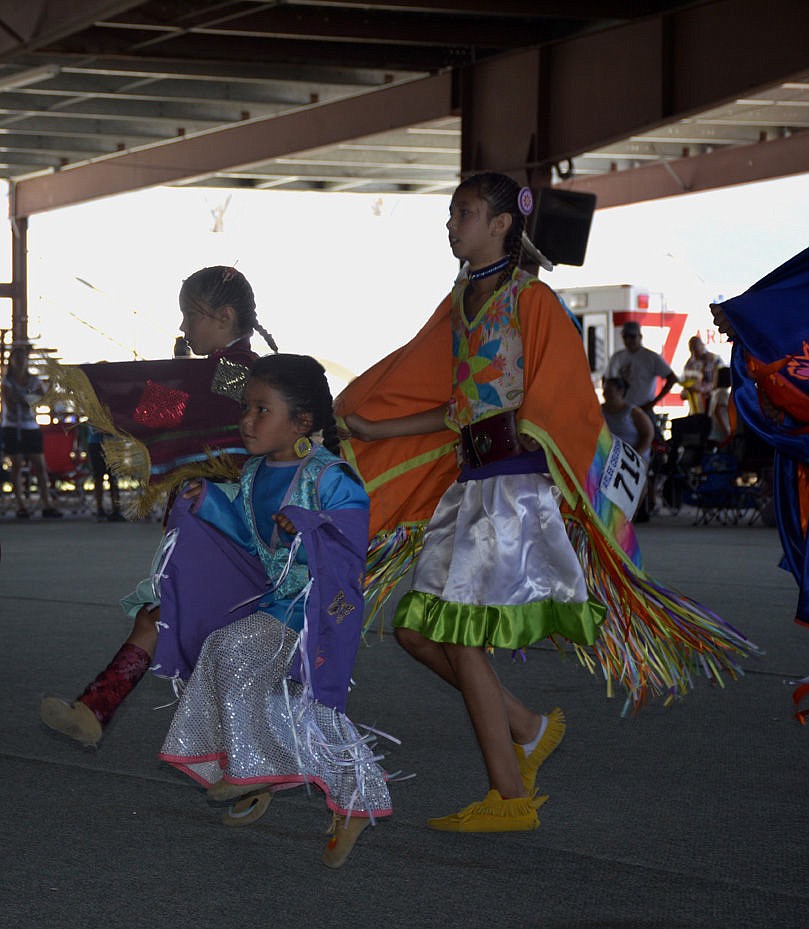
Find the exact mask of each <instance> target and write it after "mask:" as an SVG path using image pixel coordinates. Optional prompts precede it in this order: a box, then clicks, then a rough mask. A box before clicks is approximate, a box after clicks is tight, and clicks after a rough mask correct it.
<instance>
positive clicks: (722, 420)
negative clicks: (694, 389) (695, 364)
mask: <svg viewBox="0 0 809 929" xmlns="http://www.w3.org/2000/svg"><path fill="white" fill-rule="evenodd" d="M729 404H730V368H726V367H721V368H720V369H719V371H718V372H717V378H716V387H715V388H714V390H713V391H712V392H711V396H710V399H709V401H708V415H709V416H710V417H711V431H710V433H709V434H708V441H710V442H712V443H713V444H714V445H716V446H717V447H721V446H723V445H725V444H726V443H727V441H728V439H730V437H731V435H732V434H733V428H732V426H731V424H730V412H729V409H728V407H729Z"/></svg>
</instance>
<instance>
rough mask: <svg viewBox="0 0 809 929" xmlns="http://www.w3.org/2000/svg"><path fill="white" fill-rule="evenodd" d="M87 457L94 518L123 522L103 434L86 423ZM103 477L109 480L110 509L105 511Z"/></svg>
mask: <svg viewBox="0 0 809 929" xmlns="http://www.w3.org/2000/svg"><path fill="white" fill-rule="evenodd" d="M85 441H86V447H87V459H88V461H89V462H90V469H91V471H92V473H93V494H94V495H95V501H96V519H99V520H102V519H107V520H109V521H110V522H111V523H120V522H124V521H125V519H126V517H125V516H124V514H123V513H122V512H121V496H120V491H119V489H118V480H117V478H116V477H115V474H114V473H113V471H112V470H111V469H110V466H109V465H108V464H107V459H106V456H105V455H104V446H103V442H104V434H103V433H102V432H99V431H98V430H97V429H93V427H92V426H90V425H89V424H88V425H87V438H86V440H85ZM104 478H106V479H107V480H108V482H109V487H110V502H111V503H112V510H111V511H110V512H109V513H107V511H106V510H105V509H104Z"/></svg>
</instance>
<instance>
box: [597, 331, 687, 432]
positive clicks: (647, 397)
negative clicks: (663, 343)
mask: <svg viewBox="0 0 809 929" xmlns="http://www.w3.org/2000/svg"><path fill="white" fill-rule="evenodd" d="M621 336H622V338H623V340H624V346H625V347H624V348H623V349H621V350H620V351H617V352H615V354H614V355H613V356H612V358H610V360H609V364H608V365H607V375H606V376H607V377H622V378H623V379H624V380H625V381H626V383H627V385H628V387H627V391H626V398H625V399H626V403H627V404H628V405H629V406H639V407H640V408H641V409H642V410H644V411H645V412H646V413H648V414H649V416H651V415H652V412H653V410H654V406H655V404H656V403H659V402H660V401H661V400H662V399H663V397H665V396H666V394H667V393H668V392H669V391H670V390H671V388H672V387H673V386H674V385H675V384H676V383H677V375H676V374H675V373H674V372H673V371H672V370H671V368H670V367H669V366H668V364H666V362H665V361H664V360H663V358H662V356H660V355H658V353H657V352H653V351H652V350H651V349H649V348H644V347H643V345H642V344H641V341H642V336H641V331H640V325H639V324H638V323H636V322H635V321H634V320H630V321H629V322H627V323H624V326H623V328H622V329H621ZM658 377H662V378H664V382H663V386H662V387H661V388H660V390H659V391H658V392H657V393H655V384H656V381H657V378H658Z"/></svg>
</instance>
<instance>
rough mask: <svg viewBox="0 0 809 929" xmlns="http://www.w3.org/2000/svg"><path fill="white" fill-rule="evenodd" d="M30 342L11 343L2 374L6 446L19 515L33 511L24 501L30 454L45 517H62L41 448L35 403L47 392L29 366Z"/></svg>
mask: <svg viewBox="0 0 809 929" xmlns="http://www.w3.org/2000/svg"><path fill="white" fill-rule="evenodd" d="M30 351H31V349H30V346H29V345H28V344H17V345H14V346H12V349H11V353H10V354H9V359H8V367H7V369H6V371H5V373H4V374H3V380H2V395H3V416H2V430H3V443H2V444H3V448H4V450H5V454H6V455H8V456H9V458H11V468H12V472H11V476H12V482H13V484H14V497H15V499H16V501H17V519H28V517H29V516H30V513H29V512H28V508H27V507H26V505H25V502H24V501H23V495H22V467H23V462H24V461H25V459H26V458H27V459H28V461H29V463H30V465H31V470H32V471H33V473H34V476H35V477H36V480H37V487H38V488H39V499H40V503H41V505H42V518H43V519H59V518H61V516H62V513H61V512H60V511H59V510H57V509H56V507H55V506H54V505H53V499H52V497H51V488H50V481H49V480H48V469H47V466H46V464H45V455H44V454H43V451H42V430H41V429H40V428H39V423H38V422H37V419H36V414H35V412H34V409H33V406H32V404H34V403H35V402H36V400H37V398H38V397H41V396H42V395H43V394H44V393H45V388H44V385H43V384H42V381H40V379H39V378H38V377H37V376H36V375H35V374H32V373H31V372H30V371H29V370H28V358H29V355H30Z"/></svg>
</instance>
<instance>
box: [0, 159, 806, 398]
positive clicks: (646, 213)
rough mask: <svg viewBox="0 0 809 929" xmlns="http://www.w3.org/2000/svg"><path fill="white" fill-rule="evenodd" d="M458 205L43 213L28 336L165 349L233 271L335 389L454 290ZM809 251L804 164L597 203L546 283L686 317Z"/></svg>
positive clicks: (241, 196)
mask: <svg viewBox="0 0 809 929" xmlns="http://www.w3.org/2000/svg"><path fill="white" fill-rule="evenodd" d="M448 207H449V198H448V197H446V196H423V195H422V196H416V195H385V196H382V197H375V196H370V195H363V194H330V193H286V192H280V191H240V190H234V191H228V190H223V189H205V190H203V189H196V188H188V189H170V188H159V189H155V190H148V191H143V192H140V193H134V194H127V195H123V196H118V197H111V198H106V199H103V200H99V201H95V202H92V203H87V204H83V205H81V206H76V207H69V208H65V209H60V210H54V211H52V212H50V213H48V214H43V215H36V216H33V217H32V218H31V220H30V223H29V230H28V247H29V333H30V335H31V337H32V338H35V339H36V340H37V343H38V344H39V345H40V346H42V347H51V348H55V349H57V351H58V355H59V357H61V358H62V359H63V360H64V361H66V362H69V363H77V362H83V361H99V360H102V359H106V360H109V361H120V360H131V359H132V358H133V357H144V358H160V357H168V356H169V355H170V353H171V349H172V345H173V343H174V338H175V336H176V335H177V334H178V329H177V326H178V323H179V310H178V308H177V294H178V291H179V287H180V284H181V282H182V280H183V278H184V277H187V276H188V275H189V274H190V273H191V272H193V271H195V270H196V269H197V268H200V267H204V266H206V265H211V264H235V265H236V266H237V267H238V268H239V269H240V270H241V271H242V272H243V273H244V274H245V275H246V276H247V278H248V280H249V281H250V282H251V284H252V285H253V289H254V291H255V293H256V298H257V303H258V315H259V318H260V320H261V321H262V322H263V323H264V325H265V326H266V327H267V328H268V329H269V330H270V331H271V332H272V333H273V335H274V336H275V338H276V341H277V342H278V344H279V346H280V348H281V350H282V351H293V352H305V353H308V354H312V355H315V356H316V357H318V358H320V359H321V360H322V361H324V362H327V367H328V369H329V371H330V373H331V375H332V377H331V379H332V382H333V387H334V388H336V389H339V387H340V386H342V384H343V383H345V380H346V378H347V377H348V376H349V375H350V374H357V373H359V372H361V371H362V370H364V369H365V368H366V367H368V366H369V365H370V364H372V363H373V362H374V361H376V360H378V359H379V358H381V357H382V356H383V355H385V354H386V353H387V352H388V351H390V350H391V349H393V348H395V347H397V346H398V345H400V344H402V343H403V342H404V341H406V340H407V339H408V338H410V337H411V336H412V335H413V334H414V333H415V332H416V330H417V329H418V328H419V326H420V325H421V324H422V323H423V322H424V321H425V320H426V319H427V317H428V316H429V314H430V313H431V312H432V310H433V309H434V307H435V306H436V305H437V304H438V302H439V301H440V299H441V298H442V297H443V295H444V294H445V293H446V292H447V290H448V289H449V287H450V286H451V284H452V280H453V278H454V276H455V273H456V271H457V263H456V261H455V259H454V258H453V257H452V254H451V252H450V250H449V247H448V244H447V237H446V229H445V226H444V224H445V222H446V217H447V211H448ZM222 210H224V212H223V213H222V215H221V217H220V218H221V231H216V232H215V231H213V229H214V226H215V221H216V219H217V216H218V215H219V212H220V211H222ZM807 246H809V174H807V175H801V176H798V177H792V178H786V179H782V180H776V181H768V182H764V183H759V184H753V185H745V186H740V187H732V188H727V189H724V190H718V191H711V192H707V193H698V194H687V195H682V196H679V197H674V198H669V199H665V200H656V201H651V202H647V203H641V204H637V205H633V206H628V207H619V208H614V209H608V210H601V211H597V212H596V215H595V218H594V221H593V227H592V231H591V235H590V241H589V244H588V247H587V256H586V261H585V264H584V266H583V267H582V268H569V267H558V268H556V269H555V270H554V271H553V272H552V273H550V274H546V273H544V272H543V275H542V278H543V280H545V281H546V282H547V283H549V284H550V285H551V286H552V287H555V288H557V289H558V288H563V287H580V286H585V285H598V284H637V285H641V286H644V287H648V288H650V289H651V290H653V291H659V292H662V293H663V295H664V297H665V299H666V302H667V305H668V308H669V309H671V310H686V309H688V310H691V309H693V308H694V307H701V306H705V305H707V303H708V302H709V301H711V300H714V299H716V298H717V297H718V296H719V295H724V296H726V297H730V296H734V295H735V294H737V293H740V292H742V291H743V290H746V289H747V287H749V286H750V285H751V284H753V283H754V282H755V281H757V280H758V279H759V278H761V277H763V276H764V275H765V274H766V273H768V272H769V271H771V270H772V269H773V268H775V267H777V266H778V265H779V264H781V263H782V262H784V261H786V260H787V259H788V258H790V257H792V255H794V254H796V253H797V252H799V251H801V250H802V249H804V248H806V247H807ZM6 260H7V259H6V258H3V259H2V261H6ZM7 273H8V272H7ZM6 279H8V277H6ZM2 303H3V304H7V307H8V308H7V309H5V310H3V309H2V306H1V305H0V312H5V314H6V315H8V316H9V317H10V301H2ZM9 322H10V319H5V318H0V326H3V327H5V326H8V325H9ZM254 347H255V348H257V350H258V351H260V352H261V351H263V350H264V348H263V345H262V341H261V339H260V337H256V339H255V341H254Z"/></svg>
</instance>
